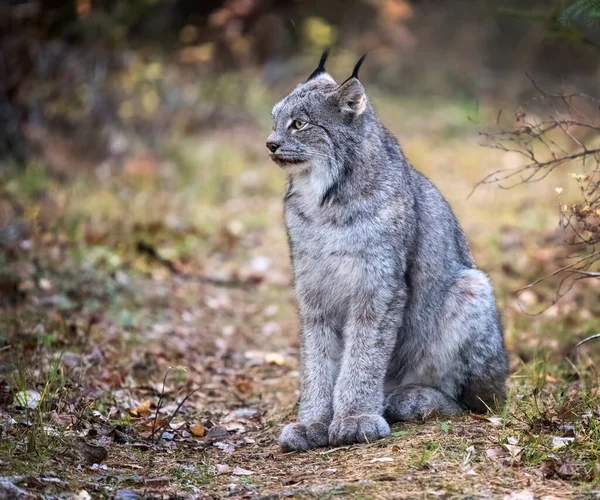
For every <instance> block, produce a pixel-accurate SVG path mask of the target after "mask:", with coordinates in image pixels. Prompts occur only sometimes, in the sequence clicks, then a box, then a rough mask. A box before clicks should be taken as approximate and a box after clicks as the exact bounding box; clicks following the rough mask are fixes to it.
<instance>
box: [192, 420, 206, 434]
mask: <svg viewBox="0 0 600 500" xmlns="http://www.w3.org/2000/svg"><path fill="white" fill-rule="evenodd" d="M190 432H191V433H192V434H193V435H194V436H196V437H204V435H205V434H206V429H205V428H204V424H203V423H202V422H198V423H197V424H194V425H192V427H191V428H190Z"/></svg>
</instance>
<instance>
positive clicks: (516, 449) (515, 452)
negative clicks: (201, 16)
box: [504, 444, 523, 458]
mask: <svg viewBox="0 0 600 500" xmlns="http://www.w3.org/2000/svg"><path fill="white" fill-rule="evenodd" d="M504 448H505V449H506V450H508V452H509V453H510V456H511V457H512V458H517V457H518V456H519V455H520V453H521V452H522V451H523V448H521V447H520V446H515V445H512V444H505V445H504Z"/></svg>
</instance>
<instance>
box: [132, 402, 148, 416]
mask: <svg viewBox="0 0 600 500" xmlns="http://www.w3.org/2000/svg"><path fill="white" fill-rule="evenodd" d="M130 413H131V415H132V416H133V417H149V416H150V413H151V412H150V400H149V399H146V400H145V401H144V402H143V403H142V404H141V405H139V406H138V407H137V408H136V409H135V410H131V411H130Z"/></svg>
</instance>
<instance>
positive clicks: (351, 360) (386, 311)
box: [329, 288, 405, 445]
mask: <svg viewBox="0 0 600 500" xmlns="http://www.w3.org/2000/svg"><path fill="white" fill-rule="evenodd" d="M404 302H405V292H404V290H400V291H396V292H395V293H392V292H390V291H389V290H382V289H381V288H380V289H379V290H377V291H373V292H372V293H370V294H366V296H365V295H363V296H361V297H360V298H359V300H357V301H356V303H355V305H354V307H353V310H352V313H351V317H350V318H349V321H348V325H347V327H346V331H345V332H344V341H345V346H344V355H343V359H342V365H341V370H340V375H339V377H338V380H337V384H336V387H335V395H334V417H333V421H332V423H331V425H330V427H329V443H330V444H332V445H340V444H351V443H357V442H370V441H374V440H376V439H380V438H382V437H385V436H387V435H388V434H389V432H390V427H389V425H388V423H387V422H386V421H385V419H384V418H383V416H382V413H383V399H384V394H383V385H384V378H385V374H386V372H387V369H388V365H389V360H390V356H391V353H392V351H393V349H394V345H395V343H396V335H397V332H398V328H399V327H400V324H401V322H402V315H403V310H404Z"/></svg>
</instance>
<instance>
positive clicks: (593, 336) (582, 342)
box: [575, 333, 600, 347]
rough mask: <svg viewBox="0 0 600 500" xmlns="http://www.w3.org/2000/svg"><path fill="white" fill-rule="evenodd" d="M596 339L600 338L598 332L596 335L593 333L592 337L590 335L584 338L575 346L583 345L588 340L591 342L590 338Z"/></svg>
mask: <svg viewBox="0 0 600 500" xmlns="http://www.w3.org/2000/svg"><path fill="white" fill-rule="evenodd" d="M594 339H600V333H597V334H595V335H592V336H591V337H588V338H587V339H583V340H581V341H579V342H577V344H575V347H579V346H580V345H583V344H585V343H586V342H589V341H590V340H594Z"/></svg>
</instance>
